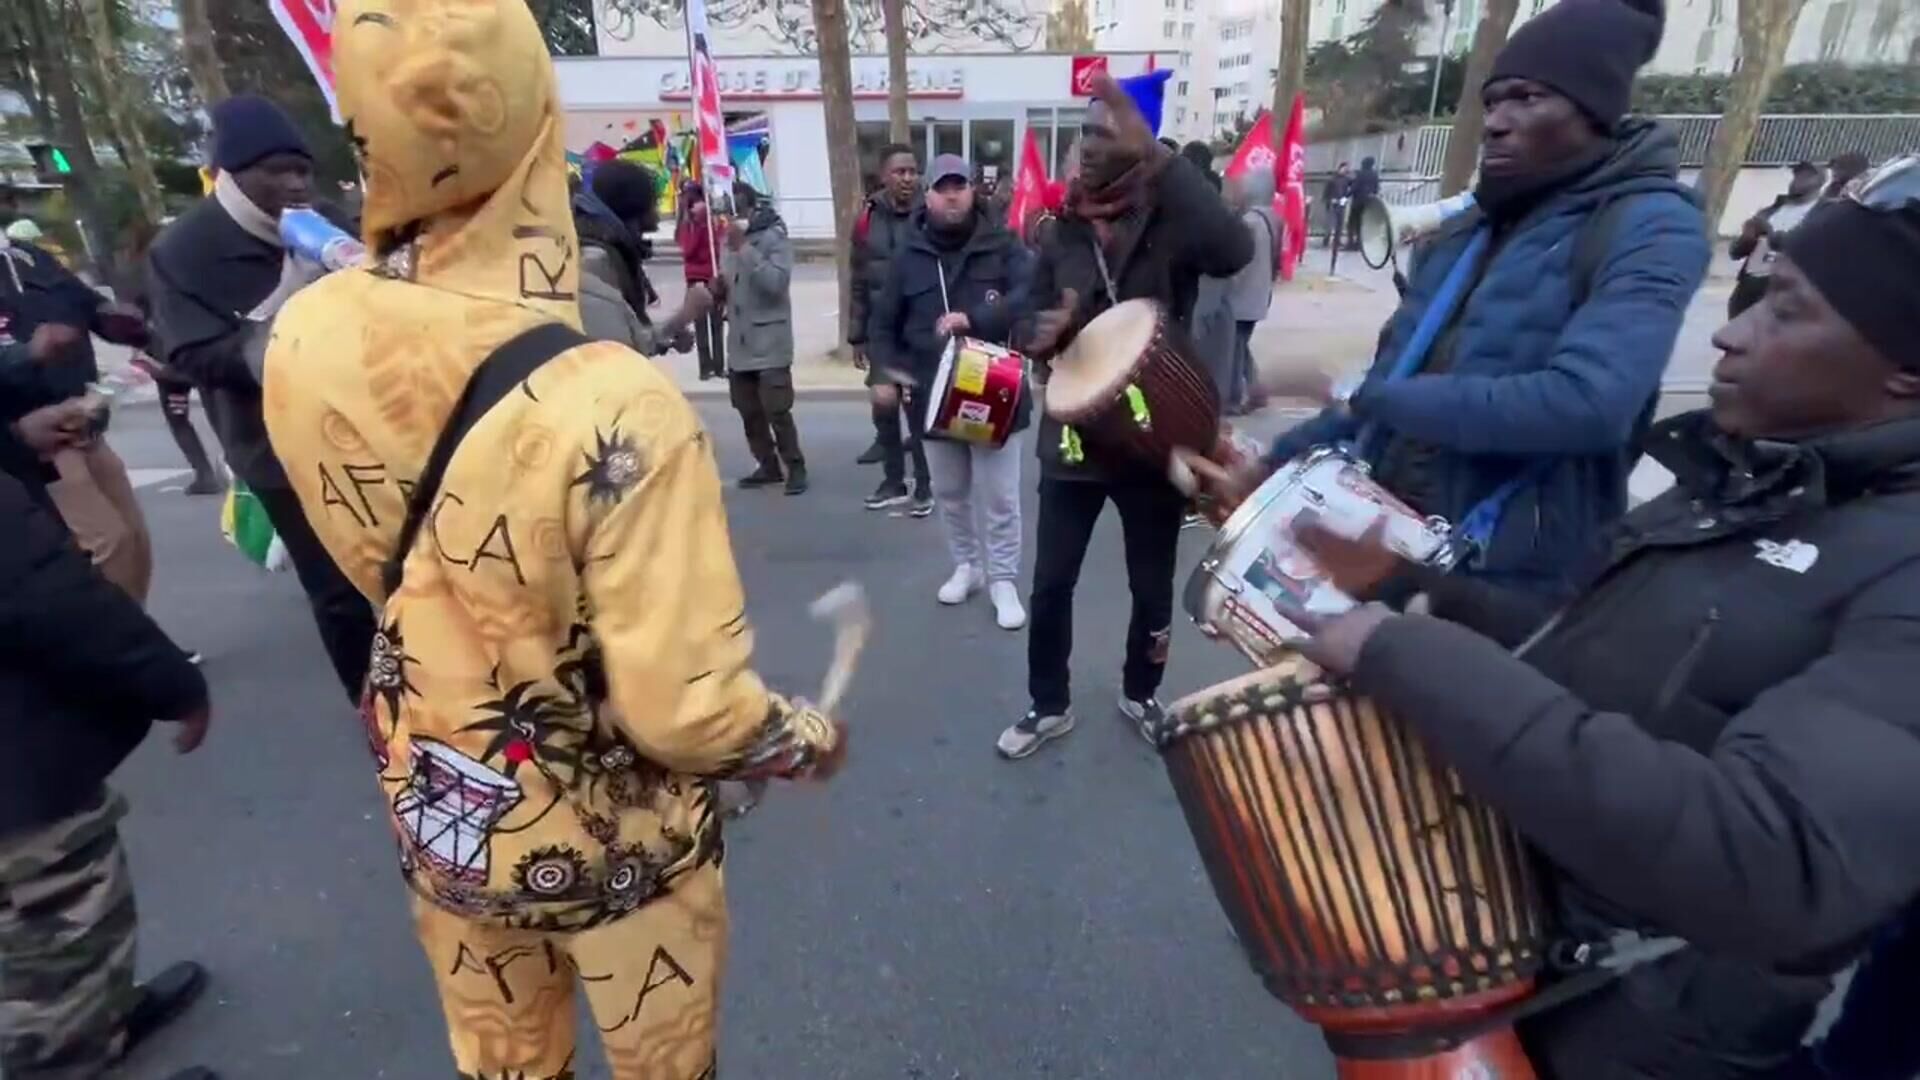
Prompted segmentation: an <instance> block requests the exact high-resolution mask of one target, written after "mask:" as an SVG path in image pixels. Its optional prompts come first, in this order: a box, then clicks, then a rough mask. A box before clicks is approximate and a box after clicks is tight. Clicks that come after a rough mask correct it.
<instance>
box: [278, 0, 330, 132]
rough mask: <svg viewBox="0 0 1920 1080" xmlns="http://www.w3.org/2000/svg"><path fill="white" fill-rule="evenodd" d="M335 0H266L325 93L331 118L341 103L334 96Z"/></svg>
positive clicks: (281, 27)
mask: <svg viewBox="0 0 1920 1080" xmlns="http://www.w3.org/2000/svg"><path fill="white" fill-rule="evenodd" d="M333 4H334V0H267V7H268V9H269V10H271V11H272V12H273V18H274V21H275V22H277V23H279V24H280V29H282V30H284V31H286V32H287V37H289V38H291V39H292V40H293V47H294V48H296V49H298V50H300V58H301V59H302V60H305V61H306V62H307V70H308V71H311V72H313V79H314V81H315V82H317V83H319V84H320V92H321V93H322V94H325V95H326V96H327V108H328V109H329V110H331V111H332V113H333V122H334V123H336V124H337V123H339V122H340V103H339V102H338V101H335V100H334V97H333V12H334V7H333Z"/></svg>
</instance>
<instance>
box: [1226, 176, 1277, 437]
mask: <svg viewBox="0 0 1920 1080" xmlns="http://www.w3.org/2000/svg"><path fill="white" fill-rule="evenodd" d="M1273 191H1274V187H1273V173H1272V172H1269V171H1267V170H1264V169H1259V170H1255V171H1252V172H1248V173H1244V174H1242V175H1240V176H1238V177H1236V178H1234V180H1233V181H1232V183H1231V186H1230V188H1229V190H1228V193H1227V201H1228V203H1229V204H1231V205H1232V206H1233V208H1234V210H1236V211H1238V212H1239V214H1240V224H1242V225H1245V226H1246V227H1247V235H1248V236H1249V237H1250V238H1251V239H1252V240H1253V258H1251V259H1248V260H1247V264H1246V265H1245V266H1242V267H1241V268H1240V272H1239V273H1237V274H1235V275H1233V277H1232V279H1231V280H1229V282H1228V283H1227V309H1228V311H1229V312H1230V313H1231V314H1232V316H1233V330H1234V333H1233V360H1232V367H1231V368H1230V374H1231V377H1230V378H1229V379H1228V380H1227V383H1228V385H1226V386H1223V387H1222V388H1221V390H1222V393H1223V395H1224V396H1225V398H1226V401H1227V404H1228V405H1230V406H1232V407H1234V408H1235V409H1236V410H1239V409H1244V408H1246V407H1247V406H1248V405H1250V404H1255V402H1251V401H1249V397H1250V396H1253V395H1257V394H1258V389H1259V388H1258V387H1257V386H1256V385H1255V383H1254V378H1253V352H1252V349H1251V348H1250V345H1251V342H1252V340H1253V328H1254V327H1256V326H1258V325H1260V322H1261V320H1263V319H1265V318H1266V317H1267V309H1269V308H1271V307H1272V306H1273V276H1274V274H1273V270H1274V257H1273V251H1274V248H1275V247H1276V246H1278V244H1279V242H1280V234H1281V231H1282V226H1281V224H1280V223H1279V222H1278V221H1276V220H1274V216H1273Z"/></svg>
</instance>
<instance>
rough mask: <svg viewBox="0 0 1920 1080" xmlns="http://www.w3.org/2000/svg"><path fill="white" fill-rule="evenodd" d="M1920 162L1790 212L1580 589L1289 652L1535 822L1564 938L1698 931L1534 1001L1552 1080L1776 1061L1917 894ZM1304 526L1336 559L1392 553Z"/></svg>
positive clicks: (1453, 606)
mask: <svg viewBox="0 0 1920 1080" xmlns="http://www.w3.org/2000/svg"><path fill="white" fill-rule="evenodd" d="M1566 2H1568V3H1579V2H1582V0H1566ZM1916 179H1920V177H1916V175H1914V174H1913V173H1909V174H1908V176H1907V177H1906V180H1905V191H1904V192H1902V191H1901V190H1899V188H1900V186H1901V185H1898V184H1895V185H1892V190H1889V191H1888V192H1887V197H1886V199H1885V201H1880V202H1876V195H1875V192H1874V188H1873V187H1872V186H1871V184H1869V185H1868V186H1867V187H1866V188H1865V189H1864V190H1863V195H1862V198H1863V199H1865V200H1866V202H1865V203H1864V204H1863V203H1855V202H1851V201H1842V202H1837V203H1833V204H1830V205H1827V206H1823V207H1820V208H1818V209H1816V210H1815V211H1814V212H1813V213H1812V214H1810V215H1809V216H1808V217H1807V220H1806V221H1805V222H1804V223H1802V224H1801V226H1800V227H1799V228H1797V229H1795V230H1794V232H1793V235H1792V236H1791V237H1789V238H1788V240H1787V245H1786V249H1785V253H1784V255H1783V256H1782V258H1781V259H1780V260H1779V261H1777V262H1776V263H1775V266H1774V272H1773V275H1772V281H1771V282H1769V284H1768V289H1767V294H1766V296H1765V297H1764V298H1763V299H1762V300H1761V301H1760V302H1759V303H1758V304H1756V305H1755V306H1754V307H1752V308H1750V309H1749V310H1747V311H1746V312H1745V313H1744V314H1742V315H1741V316H1740V317H1738V318H1736V319H1734V320H1733V321H1732V322H1730V323H1728V324H1727V325H1726V326H1724V327H1722V328H1721V329H1720V331H1719V332H1718V333H1717V334H1715V336H1714V343H1715V345H1716V346H1717V347H1718V348H1719V349H1720V350H1721V351H1722V353H1723V355H1722V357H1721V359H1720V361H1719V363H1718V364H1717V365H1716V366H1715V368H1714V373H1713V385H1712V387H1711V390H1710V392H1709V396H1710V398H1711V406H1710V407H1709V408H1708V409H1707V410H1704V411H1701V412H1696V413H1689V414H1685V415H1682V416H1679V417H1675V418H1673V419H1671V420H1669V421H1666V422H1664V423H1662V424H1661V425H1659V426H1657V427H1656V428H1655V429H1654V430H1653V431H1652V432H1651V434H1650V437H1649V439H1648V447H1649V453H1651V454H1652V455H1653V456H1654V457H1655V458H1656V459H1657V460H1658V461H1659V462H1660V463H1661V464H1663V465H1665V466H1666V467H1667V468H1668V469H1669V470H1671V471H1672V473H1673V475H1674V477H1675V481H1676V483H1675V486H1674V487H1673V488H1672V489H1671V490H1669V491H1668V492H1667V493H1665V494H1663V495H1661V496H1660V497H1658V498H1656V499H1654V500H1653V501H1652V502H1649V503H1647V504H1646V505H1644V506H1642V507H1640V508H1639V509H1637V510H1635V511H1634V512H1633V513H1632V514H1631V515H1629V516H1628V517H1627V518H1626V519H1625V520H1624V521H1622V522H1621V524H1620V526H1619V528H1618V529H1617V530H1615V531H1613V532H1612V533H1611V534H1610V535H1607V536H1602V537H1600V538H1599V539H1598V542H1597V545H1596V546H1597V548H1598V550H1597V552H1596V553H1595V556H1594V558H1593V559H1592V560H1590V561H1589V562H1588V564H1587V565H1586V567H1585V570H1584V572H1583V574H1582V580H1583V582H1584V586H1583V587H1582V589H1581V590H1580V591H1579V592H1578V593H1577V594H1576V595H1575V596H1574V598H1573V599H1572V600H1571V601H1569V602H1567V603H1565V604H1560V605H1555V604H1553V603H1551V602H1547V601H1543V600H1541V599H1540V598H1538V597H1531V596H1528V595H1525V594H1522V593H1518V592H1514V591H1510V590H1502V589H1499V588H1497V587H1494V586H1490V585H1488V584H1487V583H1485V582H1483V581H1476V580H1474V579H1472V578H1466V577H1459V576H1439V575H1437V574H1434V573H1432V572H1430V571H1424V570H1413V571H1406V573H1409V574H1411V576H1412V577H1413V578H1414V579H1415V582H1416V584H1417V585H1418V586H1419V587H1420V588H1421V589H1422V590H1423V591H1425V592H1426V593H1427V594H1428V596H1429V597H1430V598H1431V601H1432V612H1433V615H1432V616H1422V615H1399V614H1394V613H1393V612H1392V611H1391V610H1390V609H1389V608H1387V607H1385V606H1383V605H1380V604H1369V605H1366V606H1363V607H1360V608H1356V609H1354V610H1352V611H1350V612H1348V613H1346V614H1343V615H1339V616H1335V617H1332V618H1324V619H1321V618H1310V619H1309V625H1308V626H1307V629H1308V630H1309V631H1310V632H1311V633H1312V634H1313V637H1312V639H1311V640H1310V641H1309V642H1307V643H1306V644H1305V645H1304V646H1303V649H1302V651H1303V652H1305V653H1306V654H1307V655H1308V656H1309V657H1310V658H1312V659H1313V660H1315V661H1316V662H1318V663H1319V664H1321V665H1322V666H1323V667H1324V668H1325V669H1326V670H1327V671H1329V672H1330V673H1331V674H1333V675H1335V676H1343V677H1350V678H1351V680H1352V685H1353V687H1354V689H1355V690H1356V691H1358V692H1359V693H1363V694H1366V695H1367V696H1368V697H1370V698H1371V699H1373V700H1374V701H1375V702H1377V703H1378V704H1379V705H1381V706H1382V707H1383V708H1385V709H1386V710H1388V711H1389V712H1391V713H1392V714H1393V715H1394V716H1396V717H1398V718H1399V719H1400V720H1401V721H1403V722H1404V723H1406V724H1408V725H1409V726H1410V727H1411V728H1412V729H1413V730H1414V731H1415V732H1416V733H1417V734H1418V735H1420V736H1421V737H1422V738H1423V739H1424V740H1425V742H1426V744H1427V746H1428V747H1429V748H1430V749H1431V750H1432V752H1433V753H1435V754H1436V755H1437V756H1439V757H1440V758H1441V759H1443V760H1445V761H1446V762H1448V763H1449V764H1451V765H1452V766H1453V767H1454V768H1455V769H1457V770H1458V772H1459V774H1460V778H1461V782H1462V783H1463V784H1465V786H1466V787H1467V789H1468V790H1470V791H1472V792H1474V793H1476V794H1478V795H1479V796H1481V797H1482V798H1484V799H1486V800H1487V801H1488V802H1489V803H1490V804H1492V806H1493V807H1494V808H1496V809H1497V810H1499V811H1500V812H1501V813H1503V814H1505V815H1506V817H1507V819H1508V820H1509V821H1510V822H1512V824H1513V825H1514V826H1515V827H1516V828H1517V829H1518V830H1519V832H1520V833H1521V835H1522V836H1523V837H1525V838H1526V839H1527V840H1528V841H1529V842H1531V844H1532V845H1533V846H1534V847H1535V849H1536V850H1537V851H1538V853H1539V855H1540V856H1541V857H1542V859H1543V860H1544V863H1545V866H1546V867H1547V869H1548V872H1549V885H1550V889H1549V893H1550V895H1551V897H1552V898H1553V901H1554V911H1553V913H1554V915H1555V916H1556V918H1555V920H1554V921H1555V923H1556V925H1557V928H1558V930H1559V931H1560V933H1561V934H1563V935H1564V936H1565V937H1566V938H1567V939H1568V943H1569V944H1571V943H1573V942H1581V943H1593V944H1595V945H1596V946H1597V948H1598V951H1599V952H1600V953H1601V954H1604V953H1605V952H1606V951H1607V946H1606V944H1605V943H1606V942H1607V941H1609V940H1610V939H1614V938H1616V937H1617V936H1618V935H1619V934H1620V933H1622V932H1626V931H1630V932H1633V933H1635V934H1638V935H1639V936H1641V937H1649V936H1651V937H1668V936H1670V937H1672V938H1675V939H1678V940H1679V941H1681V942H1684V943H1685V945H1684V947H1682V948H1680V949H1679V950H1678V951H1675V952H1671V953H1668V954H1666V955H1664V956H1663V957H1661V958H1659V959H1655V960H1651V961H1649V962H1646V963H1643V964H1641V965H1640V966H1637V967H1633V968H1632V969H1631V970H1629V971H1627V973H1626V974H1624V975H1622V976H1620V977H1618V978H1616V979H1614V980H1613V981H1611V982H1609V983H1607V984H1606V985H1605V986H1604V988H1603V989H1601V990H1599V991H1597V992H1594V993H1592V994H1590V995H1588V996H1585V997H1581V998H1578V999H1577V1000H1574V1001H1572V1002H1570V1003H1567V1004H1564V1005H1562V1006H1560V1007H1558V1008H1555V1009H1552V1010H1550V1011H1547V1012H1545V1013H1543V1014H1541V1015H1539V1016H1536V1017H1533V1018H1532V1019H1530V1020H1528V1021H1527V1022H1525V1023H1524V1024H1523V1025H1522V1028H1521V1035H1522V1038H1523V1040H1524V1041H1525V1043H1526V1044H1527V1046H1528V1048H1529V1052H1530V1053H1531V1054H1532V1056H1533V1058H1534V1060H1535V1062H1536V1063H1537V1064H1538V1065H1539V1066H1540V1067H1541V1068H1542V1075H1543V1076H1549V1077H1554V1078H1556V1080H1585V1078H1590V1077H1591V1078H1596V1080H1599V1078H1605V1080H1612V1078H1616V1077H1618V1078H1626V1077H1635V1078H1642V1077H1656V1078H1667V1077H1671V1078H1675V1080H1680V1078H1686V1080H1693V1078H1698V1077H1714V1078H1718V1080H1735V1078H1744V1077H1761V1076H1767V1075H1769V1074H1770V1072H1771V1071H1772V1070H1774V1069H1775V1068H1777V1067H1779V1066H1780V1065H1781V1064H1782V1063H1783V1062H1785V1061H1787V1060H1788V1059H1790V1058H1791V1056H1792V1055H1793V1054H1794V1053H1795V1052H1796V1049H1797V1048H1798V1047H1799V1045H1800V1043H1801V1040H1802V1038H1803V1036H1804V1034H1805V1032H1806V1030H1807V1027H1808V1025H1809V1024H1810V1023H1811V1022H1812V1021H1813V1019H1814V1016H1815V1013H1816V1011H1817V1010H1818V1008H1819V1006H1820V1003H1821V1001H1822V999H1823V998H1825V997H1826V996H1827V994H1828V993H1829V991H1830V989H1831V987H1832V984H1833V976H1834V975H1835V974H1836V973H1837V972H1839V971H1841V970H1843V969H1844V968H1846V966H1847V965H1848V964H1850V963H1851V962H1852V961H1853V960H1854V959H1855V958H1856V957H1858V956H1859V955H1860V954H1861V952H1862V951H1863V950H1864V949H1865V948H1866V947H1867V945H1868V944H1869V942H1870V940H1871V939H1872V937H1873V935H1874V934H1875V932H1876V930H1877V929H1878V928H1880V927H1881V926H1883V925H1886V924H1887V923H1888V922H1889V920H1891V919H1893V918H1894V917H1895V916H1896V915H1898V914H1899V913H1900V912H1902V911H1904V910H1908V909H1909V908H1910V905H1912V904H1913V903H1914V901H1915V898H1916V896H1920V785H1916V784H1915V782H1914V778H1915V777H1916V776H1920V725H1916V723H1915V712H1914V702H1915V701H1916V700H1920V629H1917V628H1920V346H1916V344H1915V341H1914V338H1913V335H1912V307H1913V297H1914V296H1915V295H1916V294H1920V196H1916V194H1915V189H1916V185H1915V183H1914V181H1915V180H1916ZM1303 539H1304V540H1306V541H1307V543H1308V545H1309V547H1310V548H1311V549H1312V550H1313V551H1314V553H1315V554H1316V556H1318V558H1319V560H1320V561H1321V562H1322V563H1323V564H1324V565H1326V566H1327V567H1329V568H1330V569H1331V570H1332V571H1333V576H1334V578H1335V580H1337V581H1344V582H1355V581H1358V580H1360V576H1359V573H1357V571H1360V570H1362V569H1363V568H1364V569H1366V570H1378V569H1381V568H1382V567H1384V566H1385V565H1386V561H1387V560H1388V559H1390V556H1386V554H1385V552H1384V549H1381V548H1379V547H1378V546H1377V545H1376V544H1372V543H1368V542H1366V541H1364V540H1363V541H1343V540H1340V539H1338V538H1336V537H1333V536H1332V535H1330V534H1328V533H1325V532H1319V531H1311V530H1309V531H1308V532H1306V534H1305V535H1304V536H1303ZM1516 648H1517V649H1518V650H1519V654H1518V655H1516V652H1515V650H1516ZM1558 951H1561V952H1565V950H1558ZM1555 974H1557V973H1555ZM1549 977H1554V975H1550V976H1549ZM1912 1004H1913V999H1912V997H1911V995H1907V996H1905V998H1904V1009H1905V1011H1906V1012H1907V1024H1908V1026H1909V1027H1910V1026H1911V1015H1912V1014H1911V1008H1912ZM1842 1075H1856V1076H1865V1075H1872V1076H1882V1075H1885V1076H1893V1075H1907V1074H1906V1073H1904V1072H1902V1073H1895V1072H1884V1073H1883V1072H1861V1073H1853V1074H1842Z"/></svg>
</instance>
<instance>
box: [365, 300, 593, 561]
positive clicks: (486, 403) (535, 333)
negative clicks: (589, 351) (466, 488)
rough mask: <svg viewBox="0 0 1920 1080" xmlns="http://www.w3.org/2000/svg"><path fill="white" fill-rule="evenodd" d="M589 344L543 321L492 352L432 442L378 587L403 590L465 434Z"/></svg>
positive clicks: (563, 327)
mask: <svg viewBox="0 0 1920 1080" xmlns="http://www.w3.org/2000/svg"><path fill="white" fill-rule="evenodd" d="M589 340H591V339H590V338H588V337H587V336H586V335H585V334H582V333H580V332H579V331H578V330H575V329H573V328H572V327H570V326H567V325H566V324H564V323H557V322H550V323H541V324H540V325H539V326H536V327H534V328H533V329H531V330H526V331H523V332H521V333H520V334H519V335H518V336H516V337H514V338H512V339H510V340H509V341H507V343H506V344H504V345H501V346H500V347H499V348H497V349H495V350H493V353H492V354H491V355H489V356H488V357H487V358H486V359H485V360H482V361H481V362H480V366H479V367H477V368H475V369H474V371H473V374H472V376H470V377H469V378H468V379H467V388H466V389H465V390H463V391H462V392H461V394H460V400H459V401H457V402H454V405H453V411H452V412H451V413H449V414H447V426H446V427H444V428H441V429H440V437H439V438H438V439H436V440H434V443H433V452H432V453H431V454H428V455H427V465H426V468H424V469H421V470H420V478H419V479H418V480H416V481H415V482H414V486H413V491H412V492H410V493H409V494H408V496H407V517H406V520H405V521H404V522H402V523H401V525H400V539H399V540H398V542H396V543H395V544H394V548H393V554H391V555H389V556H387V562H386V565H385V566H383V567H381V568H380V587H381V588H382V589H384V590H386V595H388V596H392V595H393V594H394V593H396V592H399V591H400V579H401V571H402V568H403V567H404V565H405V563H406V561H407V553H408V552H410V551H412V550H413V544H414V541H415V540H416V539H418V537H419V535H420V526H421V524H422V523H423V522H425V521H426V519H427V511H429V510H431V509H432V508H433V500H434V498H435V497H436V496H438V495H439V493H440V481H441V480H442V479H443V478H445V476H446V475H447V464H448V463H449V462H451V461H452V460H453V452H454V451H455V450H457V449H459V448H460V441H461V440H462V439H465V438H466V437H467V432H468V431H470V430H472V428H473V425H475V424H477V423H479V422H480V418H481V417H483V416H485V415H487V413H488V412H489V411H490V410H492V408H493V407H494V406H495V405H497V404H499V402H500V399H501V398H504V397H506V396H507V395H508V394H510V393H512V392H513V388H514V387H516V386H519V385H520V384H521V383H523V382H525V381H526V379H527V377H528V376H529V375H532V374H533V373H534V371H535V370H536V369H538V368H539V367H540V365H542V364H544V363H546V362H547V361H549V360H551V359H553V358H554V357H556V356H559V355H560V354H561V353H563V352H566V351H567V350H568V349H571V348H573V347H574V346H575V345H584V344H586V343H587V342H588V341H589Z"/></svg>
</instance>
